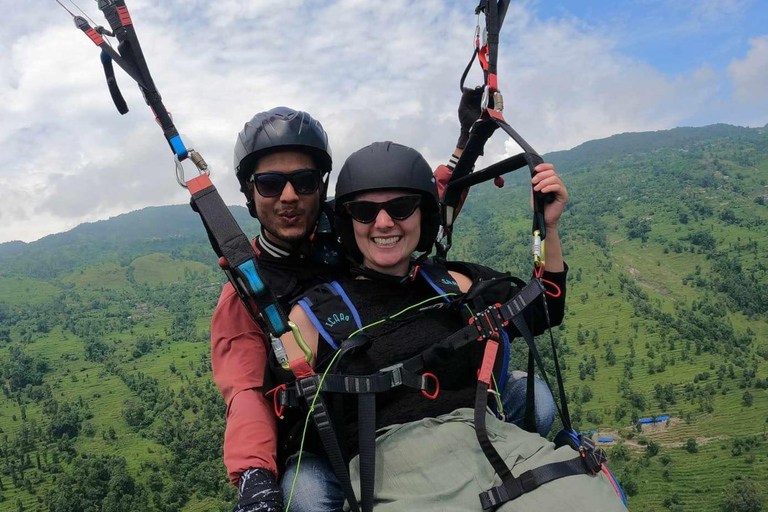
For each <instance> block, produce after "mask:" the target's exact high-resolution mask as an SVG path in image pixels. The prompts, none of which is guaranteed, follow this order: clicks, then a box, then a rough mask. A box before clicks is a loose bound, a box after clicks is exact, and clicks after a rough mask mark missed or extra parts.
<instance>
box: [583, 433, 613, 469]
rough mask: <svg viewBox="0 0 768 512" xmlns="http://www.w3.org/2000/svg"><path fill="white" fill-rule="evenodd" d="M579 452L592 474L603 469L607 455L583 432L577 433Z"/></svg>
mask: <svg viewBox="0 0 768 512" xmlns="http://www.w3.org/2000/svg"><path fill="white" fill-rule="evenodd" d="M579 454H581V459H582V460H583V461H584V464H585V465H586V466H587V470H589V471H590V472H591V473H592V474H595V475H596V474H598V473H599V472H600V471H602V469H603V464H605V463H606V462H607V461H608V456H607V455H606V454H605V451H604V450H603V449H602V448H597V449H596V448H595V442H594V441H592V439H590V438H589V437H586V436H584V435H583V434H580V435H579Z"/></svg>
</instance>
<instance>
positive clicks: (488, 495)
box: [480, 457, 592, 511]
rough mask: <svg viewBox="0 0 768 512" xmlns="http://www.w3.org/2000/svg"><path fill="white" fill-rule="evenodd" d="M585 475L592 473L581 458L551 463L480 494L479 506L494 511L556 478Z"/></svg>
mask: <svg viewBox="0 0 768 512" xmlns="http://www.w3.org/2000/svg"><path fill="white" fill-rule="evenodd" d="M587 474H592V472H591V471H589V470H588V469H587V466H586V465H585V463H584V462H583V460H582V457H576V458H575V459H571V460H567V461H563V462H553V463H552V464H547V465H545V466H540V467H538V468H534V469H531V470H529V471H526V472H525V473H522V474H521V475H520V476H518V477H517V478H509V479H507V480H504V483H502V484H501V485H499V486H497V487H494V488H492V489H490V490H488V491H485V492H482V493H480V504H481V505H482V507H483V510H484V511H491V510H495V509H496V508H497V507H499V506H501V505H503V504H504V503H506V502H508V501H512V500H514V499H515V498H517V497H519V496H522V495H523V494H525V493H526V492H531V491H533V490H535V489H538V488H539V487H541V486H542V485H544V484H546V483H548V482H551V481H553V480H557V479H558V478H563V477H566V476H574V475H587Z"/></svg>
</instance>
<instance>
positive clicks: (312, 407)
mask: <svg viewBox="0 0 768 512" xmlns="http://www.w3.org/2000/svg"><path fill="white" fill-rule="evenodd" d="M454 295H457V294H456V293H444V294H442V295H436V296H434V297H430V298H428V299H425V300H423V301H421V302H419V303H418V304H413V305H411V306H408V307H407V308H405V309H403V310H402V311H398V312H397V313H395V314H394V315H392V316H388V317H387V318H382V319H381V320H377V321H376V322H373V323H371V324H368V325H366V326H364V327H361V328H360V329H358V330H356V331H355V332H353V333H352V334H350V335H349V336H348V337H347V339H349V338H351V337H352V336H354V335H356V334H358V333H360V332H362V331H364V330H366V329H368V328H369V327H373V326H374V325H379V324H380V323H383V322H386V321H387V320H391V319H393V318H396V317H398V316H399V315H402V314H403V313H405V312H407V311H410V310H411V309H413V308H417V307H419V306H422V305H424V304H426V303H427V302H430V301H433V300H435V299H442V298H444V297H451V296H454ZM467 309H469V307H467ZM470 312H472V310H470ZM339 354H341V349H338V350H337V351H336V354H335V355H334V356H333V359H331V362H330V363H328V366H327V367H326V369H325V371H324V372H323V376H322V377H321V378H320V385H318V386H317V391H316V392H315V396H314V398H313V399H312V404H311V405H310V406H309V411H308V412H307V417H306V418H305V419H304V430H303V431H302V433H301V444H300V445H299V458H298V460H297V461H296V474H294V475H293V482H291V493H290V494H289V495H288V504H287V505H286V507H285V512H288V511H289V509H290V508H291V501H292V500H293V491H294V488H295V487H296V479H297V478H298V477H299V469H300V468H301V457H302V456H303V455H304V440H305V439H306V438H307V427H308V426H309V419H310V418H311V417H312V412H313V411H314V410H315V402H316V401H317V398H318V397H319V396H320V391H321V390H322V389H323V382H325V377H326V375H328V371H329V370H330V369H331V368H332V367H333V362H334V361H336V358H337V357H339Z"/></svg>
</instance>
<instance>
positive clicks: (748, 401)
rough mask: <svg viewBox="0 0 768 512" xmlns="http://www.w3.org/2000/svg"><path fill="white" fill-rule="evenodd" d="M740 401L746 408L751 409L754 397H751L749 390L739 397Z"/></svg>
mask: <svg viewBox="0 0 768 512" xmlns="http://www.w3.org/2000/svg"><path fill="white" fill-rule="evenodd" d="M741 401H742V402H743V403H744V405H745V406H746V407H752V403H753V402H754V397H753V396H752V393H750V392H749V390H746V391H744V394H743V395H742V397H741Z"/></svg>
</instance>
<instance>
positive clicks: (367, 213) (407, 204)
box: [345, 196, 421, 224]
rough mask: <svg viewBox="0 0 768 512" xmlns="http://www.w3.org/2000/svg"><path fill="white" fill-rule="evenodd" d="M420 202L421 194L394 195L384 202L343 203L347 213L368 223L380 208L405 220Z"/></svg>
mask: <svg viewBox="0 0 768 512" xmlns="http://www.w3.org/2000/svg"><path fill="white" fill-rule="evenodd" d="M420 203H421V196H402V197H396V198H394V199H391V200H389V201H386V202H384V203H375V202H373V201H350V202H349V203H346V204H345V207H346V209H347V212H349V215H350V216H351V217H352V218H353V219H355V220H356V221H358V222H362V223H363V224H369V223H371V222H373V221H374V220H376V216H377V215H378V214H379V212H380V211H381V210H385V211H386V212H387V215H389V216H390V217H392V218H393V219H395V220H405V219H407V218H408V217H410V216H411V215H413V212H415V211H416V208H418V207H419V204H420Z"/></svg>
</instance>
